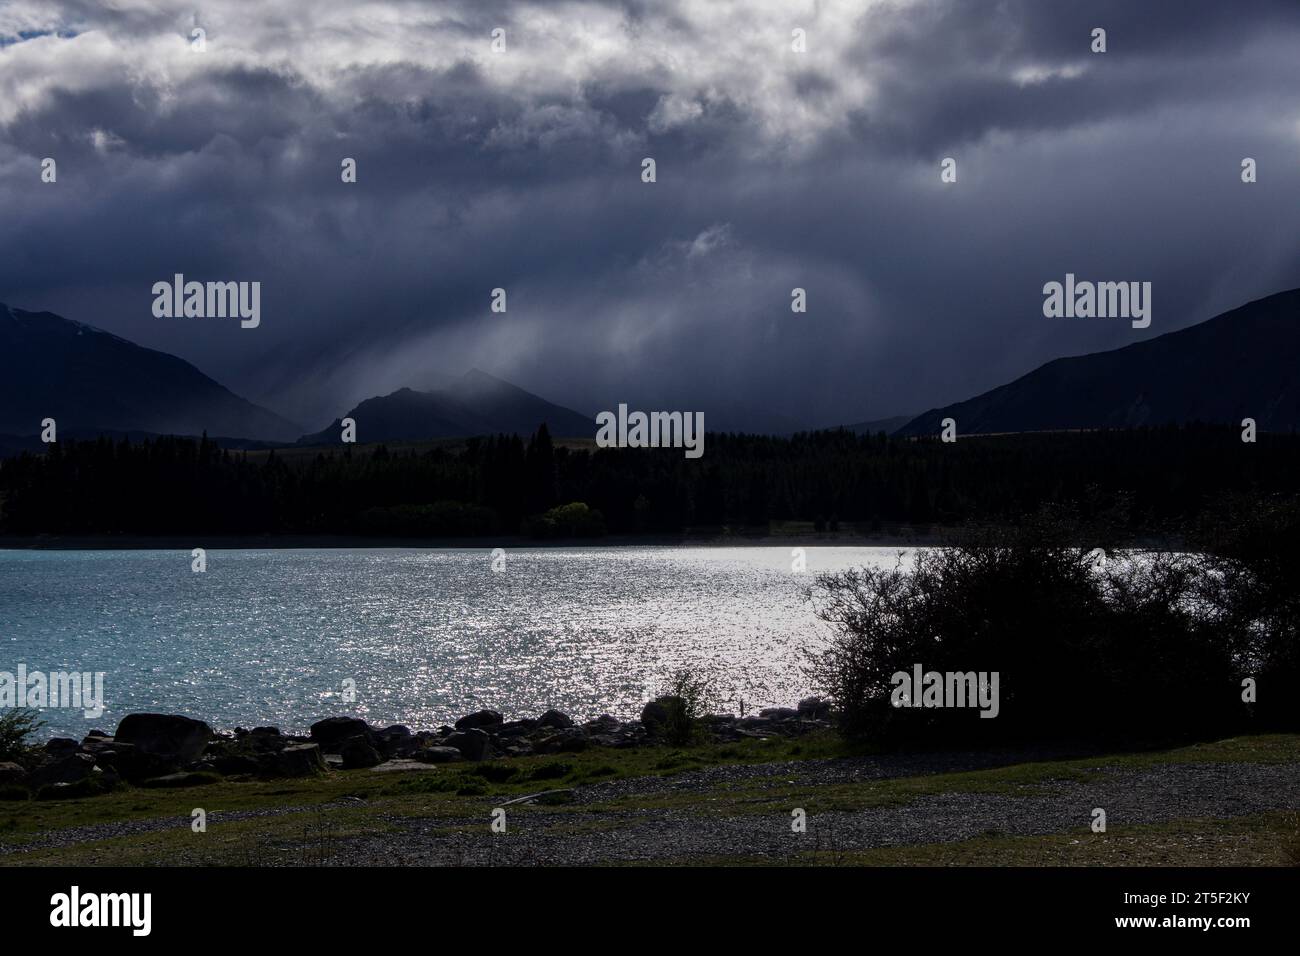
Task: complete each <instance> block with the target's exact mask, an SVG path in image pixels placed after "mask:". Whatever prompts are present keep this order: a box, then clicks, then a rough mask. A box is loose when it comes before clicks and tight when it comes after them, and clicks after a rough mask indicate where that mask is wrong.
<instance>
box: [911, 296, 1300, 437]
mask: <svg viewBox="0 0 1300 956" xmlns="http://www.w3.org/2000/svg"><path fill="white" fill-rule="evenodd" d="M1157 320H1158V316H1157ZM1043 321H1070V320H1048V319H1044V320H1043ZM1075 321H1100V320H1096V319H1079V320H1075ZM1247 417H1249V418H1254V419H1255V421H1256V422H1257V423H1258V426H1259V428H1260V429H1262V430H1265V431H1288V430H1290V429H1292V428H1295V427H1297V426H1300V289H1292V290H1290V291H1288V292H1279V293H1277V294H1276V295H1271V296H1269V297H1267V298H1264V299H1259V300H1256V301H1254V302H1250V303H1248V304H1246V305H1243V306H1241V307H1240V308H1237V309H1233V310H1232V311H1230V312H1225V313H1223V314H1222V315H1218V316H1215V317H1214V318H1212V319H1209V320H1207V321H1205V322H1202V323H1200V324H1198V325H1194V326H1192V327H1190V328H1187V329H1182V330H1180V331H1177V332H1169V333H1167V334H1165V335H1161V336H1158V337H1157V338H1154V339H1148V340H1147V341H1144V342H1138V343H1135V344H1133V345H1129V346H1125V347H1124V348H1120V349H1115V350H1113V351H1110V352H1097V353H1093V354H1091V355H1081V356H1077V357H1074V358H1061V359H1056V360H1055V361H1052V362H1048V363H1047V364H1046V365H1044V366H1042V367H1041V368H1038V369H1035V370H1034V371H1032V372H1030V373H1029V374H1028V375H1025V376H1022V377H1021V378H1018V379H1016V380H1015V381H1014V382H1011V383H1009V384H1007V385H1003V386H1001V387H999V388H995V389H993V390H992V391H989V392H985V393H984V394H982V395H977V396H975V397H974V398H971V399H967V400H966V401H964V402H958V403H957V404H955V405H949V406H947V407H945V408H936V409H932V410H930V411H928V412H925V413H924V414H922V415H919V416H918V417H916V418H915V419H913V420H912V421H911V422H910V423H908V424H907V425H906V426H905V427H904V428H902V429H900V432H899V433H900V434H903V435H931V434H937V433H938V432H939V430H940V427H941V424H940V423H941V422H942V420H943V419H944V418H952V419H954V420H955V421H956V422H957V432H958V434H977V433H986V432H1014V431H1039V430H1044V429H1061V428H1100V427H1125V426H1137V425H1161V424H1169V423H1183V422H1193V421H1200V422H1215V423H1232V424H1239V423H1240V422H1241V420H1242V419H1243V418H1247Z"/></svg>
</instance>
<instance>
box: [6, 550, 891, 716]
mask: <svg viewBox="0 0 1300 956" xmlns="http://www.w3.org/2000/svg"><path fill="white" fill-rule="evenodd" d="M806 553H807V568H808V570H807V573H806V574H795V573H792V571H791V561H792V559H791V549H790V548H751V547H746V548H675V547H658V548H647V547H611V548H590V549H582V550H577V549H528V548H526V549H518V550H512V551H510V552H509V553H507V554H506V555H505V564H504V569H503V570H502V571H500V572H494V571H493V570H492V556H491V552H490V551H489V550H487V549H409V550H407V549H401V550H395V549H373V550H370V549H365V550H361V549H359V550H231V551H209V552H208V553H207V562H208V567H207V571H206V572H205V573H201V574H198V573H194V572H192V571H191V568H190V562H191V557H190V553H189V552H188V551H3V550H0V671H7V672H10V673H16V672H17V668H18V665H20V664H25V665H26V667H27V670H28V672H33V671H43V672H51V671H64V670H67V671H71V670H76V671H88V672H97V671H102V672H103V673H104V675H105V676H104V691H105V701H104V712H103V714H102V715H101V716H99V717H93V718H92V717H87V716H85V715H84V714H83V713H82V712H81V711H80V710H74V709H69V708H59V709H53V708H51V709H47V710H45V711H44V713H43V715H42V716H43V717H44V719H45V720H46V723H47V726H46V728H44V730H43V731H42V736H47V735H50V734H54V733H59V734H69V735H73V736H80V735H82V734H84V733H85V731H87V730H89V729H91V728H92V727H95V728H100V729H103V730H105V731H107V732H109V733H111V732H112V731H113V729H114V727H116V725H117V722H118V720H120V719H121V717H122V716H123V715H125V714H127V713H130V712H132V711H162V712H167V713H183V714H188V715H190V716H194V717H199V718H201V719H204V720H207V721H208V722H209V723H211V724H212V725H213V726H214V727H216V728H218V729H225V730H229V729H231V728H233V727H235V726H237V725H240V726H247V727H251V726H254V725H264V724H273V725H276V726H279V727H281V728H282V729H284V730H286V731H294V730H298V731H301V730H305V729H306V727H307V726H309V725H310V724H311V723H312V722H313V721H316V720H319V719H320V718H322V717H327V716H332V715H337V714H356V715H358V716H361V717H364V718H365V719H367V720H369V721H371V722H373V723H378V724H387V723H394V722H400V723H404V724H406V725H407V726H409V727H411V729H412V730H419V729H426V728H432V727H436V726H438V725H439V724H442V723H450V722H451V721H453V720H454V719H455V718H456V717H459V716H461V715H462V714H465V713H467V712H469V711H472V710H476V709H479V708H483V707H491V708H493V709H495V710H499V711H501V712H502V713H504V714H505V715H506V716H507V718H513V717H524V716H536V715H538V714H540V713H541V712H542V711H544V710H546V709H547V708H550V707H556V708H559V709H560V710H563V711H565V712H567V713H569V714H571V715H572V716H573V717H575V718H576V719H587V718H590V717H595V716H598V715H599V714H601V713H604V712H608V713H612V714H614V715H615V716H618V717H624V718H626V717H632V716H636V715H637V714H639V712H640V708H641V705H642V704H643V703H644V701H646V700H647V699H649V698H650V697H651V696H653V693H654V692H655V691H656V690H659V689H661V688H662V687H663V684H664V682H665V680H666V679H667V678H668V676H669V675H670V674H671V673H672V672H673V671H674V670H675V669H677V668H680V667H689V668H692V669H694V670H695V671H697V672H699V673H703V674H706V675H709V676H710V677H711V678H712V679H713V681H714V685H715V704H716V708H717V709H720V710H725V711H730V712H737V710H738V707H739V701H740V699H742V698H743V700H744V701H745V710H746V712H754V711H756V710H757V708H759V707H764V706H771V705H791V704H793V703H795V702H796V701H797V700H798V699H799V697H801V696H805V695H807V694H808V693H809V692H810V691H811V688H810V687H809V684H808V680H807V678H806V677H805V675H804V673H803V663H804V653H805V651H806V649H811V648H815V647H817V646H819V645H820V643H821V642H822V640H823V639H824V634H825V632H824V630H823V625H821V624H820V622H818V621H817V619H816V617H815V615H814V614H813V611H812V606H811V604H810V603H809V601H808V600H807V597H806V589H807V587H808V585H809V584H810V583H811V578H812V576H813V575H815V574H816V573H818V572H820V571H828V570H838V569H843V568H846V567H849V566H855V565H863V564H873V565H890V566H892V565H893V564H894V562H895V561H896V560H897V557H898V553H899V552H898V550H897V549H894V548H807V549H806ZM347 681H352V682H354V684H353V685H348V684H346V683H345V682H347ZM349 686H353V687H355V700H353V701H348V700H346V699H345V690H346V688H348V687H349Z"/></svg>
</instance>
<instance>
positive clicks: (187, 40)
mask: <svg viewBox="0 0 1300 956" xmlns="http://www.w3.org/2000/svg"><path fill="white" fill-rule="evenodd" d="M195 26H198V27H201V28H202V29H203V30H204V31H205V32H206V49H205V50H204V51H203V52H197V51H195V50H194V49H192V44H191V36H192V33H191V31H192V30H193V29H194V27H195ZM1095 27H1102V28H1104V29H1105V30H1106V31H1107V37H1106V41H1107V52H1105V53H1104V54H1097V53H1093V52H1091V50H1090V45H1091V42H1092V38H1091V31H1092V30H1093V28H1095ZM497 28H500V29H503V30H504V31H505V33H504V36H505V47H506V48H505V50H504V52H494V51H493V49H492V32H493V30H494V29H497ZM795 29H801V30H803V31H805V32H806V37H807V40H806V45H807V49H806V52H802V53H800V52H795V51H794V50H793V49H792V31H794V30H795ZM1297 50H1300V3H1297V2H1295V0H1278V2H1273V3H1270V2H1263V0H1260V2H1249V0H1248V2H1238V3H1226V2H1223V0H1181V2H1172V0H1170V2H1157V0H1151V2H1141V3H1137V2H1133V0H1111V2H1085V0H1064V2H1048V0H1000V2H996V3H994V2H987V3H984V2H951V3H938V2H924V0H923V2H904V0H893V2H884V3H874V2H868V0H794V2H749V3H732V2H726V0H622V2H553V0H547V2H511V3H501V2H494V0H446V2H427V0H426V2H401V0H385V2H366V0H312V2H302V0H298V2H283V0H249V2H242V0H219V2H209V3H204V4H202V5H201V6H193V5H189V4H184V3H173V2H170V0H108V2H104V3H100V2H91V0H6V2H5V3H4V4H3V5H0V208H2V209H3V214H0V301H5V302H8V303H9V304H11V305H14V306H17V307H21V308H27V309H33V310H41V309H45V310H50V311H54V312H58V313H60V314H62V315H65V316H67V317H69V318H74V319H79V320H81V321H85V322H89V323H91V324H94V325H98V326H100V327H102V328H105V329H107V330H109V331H111V332H114V333H116V334H118V335H121V336H123V337H126V338H129V339H132V340H134V341H136V342H139V343H141V344H143V345H147V346H150V347H153V348H158V349H163V350H165V351H169V352H173V353H175V354H177V355H180V356H182V357H183V358H186V359H188V360H190V361H192V362H194V363H195V364H196V365H198V366H199V367H200V368H201V369H203V370H204V371H205V372H207V373H208V374H210V375H212V376H213V377H215V378H217V379H218V380H219V381H221V382H223V383H225V384H227V385H229V386H230V387H231V388H233V389H234V390H235V391H237V392H240V393H241V394H243V395H245V396H246V397H249V398H251V399H253V400H255V401H259V402H261V403H264V404H267V405H269V406H270V407H272V408H274V409H275V410H276V411H279V412H281V413H282V414H285V415H287V416H289V417H290V418H293V419H295V420H297V421H299V422H302V423H303V424H305V425H309V426H311V427H312V428H319V427H322V426H323V425H324V424H325V423H327V422H328V421H330V420H331V419H333V418H334V417H336V416H337V415H339V414H340V413H341V412H343V411H344V410H345V409H347V408H349V407H350V406H351V405H352V404H354V403H355V402H356V401H357V400H359V399H362V398H365V397H368V396H370V395H374V394H379V393H384V392H388V391H391V390H392V389H395V388H398V387H401V386H404V385H409V386H412V387H417V388H418V387H427V386H430V385H436V384H437V383H438V382H439V381H440V380H442V379H443V378H445V377H447V376H451V375H456V374H459V373H461V372H463V371H464V370H466V369H468V368H470V367H473V366H478V367H480V368H483V369H485V370H487V371H490V372H493V373H495V374H498V375H501V376H503V377H505V378H508V379H510V380H512V381H514V382H516V383H518V384H520V385H522V386H524V387H526V388H529V389H531V390H533V391H536V392H539V393H541V394H543V395H545V396H546V397H548V398H551V399H553V400H555V401H559V402H561V403H564V404H567V405H570V406H572V407H575V408H577V409H579V410H581V411H584V412H593V411H596V410H599V409H603V408H611V407H614V405H615V404H616V403H618V402H628V403H629V404H631V405H632V406H633V407H640V408H646V409H652V408H657V409H689V410H704V411H705V412H706V420H707V421H708V422H709V424H710V426H711V427H718V426H723V425H725V426H727V427H737V426H748V427H756V428H773V427H781V426H782V425H786V424H789V425H790V426H794V425H825V424H832V423H838V422H848V421H859V420H863V419H871V418H880V417H885V416H891V415H898V414H905V413H912V412H919V411H922V410H924V409H927V408H930V407H933V406H935V405H940V404H944V403H947V402H950V401H955V400H959V399H962V398H966V397H969V396H970V395H971V394H974V393H976V392H979V391H982V390H984V389H987V388H989V387H992V386H996V385H999V384H1002V383H1003V382H1005V381H1007V380H1009V379H1011V378H1014V377H1016V376H1018V375H1020V374H1023V373H1024V372H1026V371H1029V370H1030V369H1032V368H1034V367H1036V366H1037V365H1039V364H1041V363H1042V362H1044V361H1046V360H1048V359H1051V358H1054V357H1057V356H1060V355H1066V354H1078V353H1081V352H1088V351H1096V350H1099V349H1104V348H1113V347H1117V346H1120V345H1124V344H1127V343H1129V342H1132V341H1135V340H1137V339H1140V338H1145V337H1149V336H1153V335H1158V334H1161V333H1163V332H1168V331H1171V330H1174V329H1177V328H1181V327H1184V326H1186V325H1188V324H1191V323H1194V322H1198V321H1201V320H1203V319H1206V318H1209V317H1210V316H1212V315H1214V314H1216V313H1218V312H1221V311H1223V310H1225V309H1228V308H1232V307H1234V306H1236V305H1239V304H1242V303H1243V302H1245V301H1248V300H1250V299H1252V298H1258V297H1260V296H1263V295H1267V294H1269V293H1272V292H1275V291H1279V290H1281V289H1285V288H1292V287H1295V286H1300V227H1298V226H1297V214H1298V212H1300V56H1298V55H1297V52H1296V51H1297ZM45 157H52V158H55V159H56V161H57V163H58V181H57V183H55V184H42V183H41V182H40V161H41V159H43V158H45ZM344 157H354V158H355V159H356V160H357V164H358V182H356V183H355V184H345V183H343V182H342V181H341V177H340V162H341V160H342V159H343V158H344ZM645 157H653V158H654V159H655V161H656V163H657V179H658V181H657V182H655V183H653V184H647V183H643V182H642V181H641V161H642V159H643V158H645ZM944 157H952V158H954V159H955V160H956V162H957V182H956V183H947V184H945V183H942V182H941V181H940V162H941V160H942V159H943V158H944ZM1243 157H1252V158H1254V159H1255V160H1257V162H1258V179H1259V181H1258V182H1257V183H1254V184H1250V185H1247V184H1243V183H1242V182H1241V178H1240V171H1241V160H1242V158H1243ZM176 272H181V273H184V274H185V275H186V277H187V278H190V279H199V280H259V281H260V282H261V283H262V323H261V326H260V327H259V328H257V329H241V328H240V327H239V325H238V323H237V322H231V321H221V320H198V319H159V318H155V317H154V316H153V314H152V311H151V305H152V301H153V297H152V294H151V291H150V290H151V287H152V285H153V283H154V282H157V281H159V280H165V279H169V278H170V277H171V276H172V275H173V274H174V273H176ZM1066 272H1074V273H1075V274H1076V275H1078V276H1079V277H1080V278H1092V279H1097V280H1141V281H1150V282H1152V283H1153V320H1152V323H1151V326H1150V328H1149V329H1145V330H1135V329H1133V328H1131V326H1130V324H1129V323H1128V322H1126V321H1123V320H1100V319H1092V320H1086V319H1047V318H1044V317H1043V314H1042V291H1041V290H1042V286H1043V284H1044V283H1045V282H1048V281H1052V280H1054V279H1055V280H1060V279H1062V278H1063V277H1064V275H1065V273H1066ZM495 287H504V288H505V289H506V290H507V296H508V300H507V301H508V311H507V313H506V314H504V315H502V314H494V313H492V312H491V311H490V309H489V305H490V294H491V290H492V289H493V288H495ZM795 287H802V288H805V289H806V290H807V299H808V311H807V313H806V314H795V313H792V312H791V309H790V295H791V289H792V288H795ZM708 416H711V417H708Z"/></svg>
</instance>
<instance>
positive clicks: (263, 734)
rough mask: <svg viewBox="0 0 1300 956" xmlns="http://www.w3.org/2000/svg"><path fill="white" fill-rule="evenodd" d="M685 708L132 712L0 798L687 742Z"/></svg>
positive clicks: (716, 720) (21, 776) (58, 753)
mask: <svg viewBox="0 0 1300 956" xmlns="http://www.w3.org/2000/svg"><path fill="white" fill-rule="evenodd" d="M684 707H685V703H684V702H683V701H682V700H681V698H676V697H660V698H657V699H656V700H653V701H650V702H649V703H647V704H646V705H645V707H644V708H643V709H642V711H641V716H640V718H639V719H635V720H628V721H622V720H619V719H617V718H615V717H612V716H610V715H609V714H602V715H601V716H599V717H597V718H595V719H593V720H588V721H585V722H583V723H577V722H575V721H574V720H573V719H572V718H571V717H569V716H568V715H567V714H564V713H562V712H560V711H558V710H548V711H546V712H545V713H544V714H542V715H540V716H539V717H536V718H532V717H526V718H521V719H515V720H506V719H505V717H504V716H503V715H502V714H500V713H499V712H497V711H494V710H480V711H476V712H475V713H472V714H467V715H465V716H464V717H461V718H460V719H459V720H457V721H456V722H455V724H454V726H442V727H438V728H437V729H435V730H422V731H412V730H411V729H410V728H409V727H406V726H404V725H401V724H394V725H391V726H388V727H373V726H371V725H369V724H368V723H366V721H364V720H362V719H360V718H358V717H346V716H341V717H328V718H325V719H323V720H320V721H317V722H316V723H314V724H312V725H311V728H310V732H309V734H308V735H307V736H301V735H294V734H288V733H282V732H281V731H280V730H279V729H278V728H276V727H254V728H252V729H251V730H248V729H245V728H242V727H236V728H235V729H234V731H233V732H232V733H220V732H217V731H214V730H213V729H212V727H211V726H209V725H208V724H207V723H205V722H204V721H202V720H197V719H194V718H192V717H186V716H182V715H179V714H147V713H137V714H128V715H127V716H126V717H124V718H123V719H122V720H121V722H120V723H119V724H118V726H117V729H116V730H115V731H114V733H112V734H107V733H105V732H103V731H99V730H92V731H91V732H90V733H89V734H87V735H86V737H85V738H84V739H82V740H81V741H77V740H74V739H72V738H70V737H54V738H52V739H50V740H48V741H47V742H46V743H45V745H44V746H43V747H40V748H36V749H34V750H32V751H30V752H29V754H28V755H27V756H26V757H25V758H23V759H22V760H21V761H6V762H2V763H0V796H3V797H5V798H7V799H20V798H25V797H27V796H35V797H37V798H38V799H60V798H71V797H81V796H93V795H94V794H96V793H102V792H107V791H109V790H112V789H113V788H115V787H116V786H117V785H118V784H119V783H121V782H123V781H125V782H127V783H131V784H134V785H137V786H144V787H186V786H194V785H199V784H204V783H210V782H215V781H217V780H220V779H225V778H231V779H236V780H237V779H268V778H270V779H273V778H282V777H283V778H292V777H304V776H311V775H315V774H324V773H329V772H331V771H335V770H358V769H366V768H375V767H381V766H383V765H388V766H387V767H385V769H392V770H399V769H404V768H406V767H410V768H412V769H415V768H417V767H418V766H419V765H427V764H444V763H455V762H460V761H469V762H480V761H484V760H489V759H493V758H511V757H531V756H534V755H545V754H561V753H581V752H584V751H587V750H589V749H594V748H613V749H623V748H630V747H645V746H653V745H658V744H665V743H683V742H685V741H684V739H679V735H680V734H681V733H682V730H683V725H682V724H681V723H680V722H677V721H675V720H674V717H675V715H678V714H681V713H683V710H682V708H684ZM830 720H831V711H830V706H829V704H827V703H826V702H825V701H823V700H821V699H820V698H817V697H810V698H806V699H805V700H802V701H800V702H799V704H798V706H797V707H774V708H768V709H766V710H762V711H760V713H759V714H758V715H757V716H748V717H736V716H735V715H732V714H708V715H704V716H702V717H698V718H691V719H690V720H689V726H688V727H686V728H685V729H686V730H688V731H689V733H690V735H691V737H692V738H693V739H695V740H697V741H701V740H702V741H706V742H710V743H728V742H735V741H740V740H745V739H760V740H761V739H769V738H773V737H779V738H791V737H798V736H801V735H804V734H808V733H812V732H815V731H819V730H824V729H826V728H828V727H829V726H830Z"/></svg>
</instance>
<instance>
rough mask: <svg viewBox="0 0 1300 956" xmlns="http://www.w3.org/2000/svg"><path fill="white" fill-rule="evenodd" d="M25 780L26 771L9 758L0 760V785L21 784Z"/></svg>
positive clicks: (13, 785)
mask: <svg viewBox="0 0 1300 956" xmlns="http://www.w3.org/2000/svg"><path fill="white" fill-rule="evenodd" d="M26 780H27V771H26V770H24V769H23V768H22V767H20V766H19V765H18V764H16V763H14V762H13V761H10V760H5V761H2V762H0V787H18V786H22V785H23V783H24V782H25V781H26Z"/></svg>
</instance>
